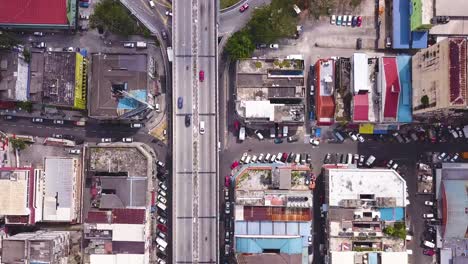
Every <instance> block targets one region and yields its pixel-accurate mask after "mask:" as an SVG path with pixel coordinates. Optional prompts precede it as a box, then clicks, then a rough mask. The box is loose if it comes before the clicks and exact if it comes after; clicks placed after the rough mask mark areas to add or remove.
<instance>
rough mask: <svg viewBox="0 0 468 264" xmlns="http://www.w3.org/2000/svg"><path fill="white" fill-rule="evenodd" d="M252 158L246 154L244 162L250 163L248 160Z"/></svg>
mask: <svg viewBox="0 0 468 264" xmlns="http://www.w3.org/2000/svg"><path fill="white" fill-rule="evenodd" d="M251 159H252V156H250V155H249V156H247V159H245V163H246V164H248V163H250V160H251Z"/></svg>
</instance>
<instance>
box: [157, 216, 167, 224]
mask: <svg viewBox="0 0 468 264" xmlns="http://www.w3.org/2000/svg"><path fill="white" fill-rule="evenodd" d="M157 219H158V222H159V223H161V224H163V225H165V224H166V223H167V220H166V219H165V218H163V217H162V216H160V215H158V217H157Z"/></svg>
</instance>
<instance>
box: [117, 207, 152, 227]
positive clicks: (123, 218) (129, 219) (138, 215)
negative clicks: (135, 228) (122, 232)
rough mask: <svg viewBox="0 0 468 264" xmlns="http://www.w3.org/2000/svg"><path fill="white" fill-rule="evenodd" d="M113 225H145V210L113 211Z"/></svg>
mask: <svg viewBox="0 0 468 264" xmlns="http://www.w3.org/2000/svg"><path fill="white" fill-rule="evenodd" d="M112 223H114V224H144V223H145V209H113V210H112Z"/></svg>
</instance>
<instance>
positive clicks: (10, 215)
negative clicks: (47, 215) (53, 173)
mask: <svg viewBox="0 0 468 264" xmlns="http://www.w3.org/2000/svg"><path fill="white" fill-rule="evenodd" d="M37 176H38V175H36V174H35V173H34V169H33V168H8V167H2V168H0V215H4V216H5V224H7V225H15V224H17V225H30V224H34V223H35V222H36V216H35V213H36V207H35V204H34V196H35V193H36V180H37Z"/></svg>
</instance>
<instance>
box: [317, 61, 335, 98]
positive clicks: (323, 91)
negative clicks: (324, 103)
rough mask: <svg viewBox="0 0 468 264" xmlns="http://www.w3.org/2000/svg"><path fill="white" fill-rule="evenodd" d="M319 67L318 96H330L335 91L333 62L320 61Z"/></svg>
mask: <svg viewBox="0 0 468 264" xmlns="http://www.w3.org/2000/svg"><path fill="white" fill-rule="evenodd" d="M319 66H320V67H319V73H320V75H319V79H318V81H319V89H320V96H332V95H333V91H334V89H335V61H334V60H332V59H329V60H321V61H320V63H319Z"/></svg>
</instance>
